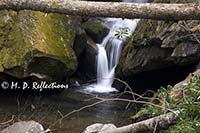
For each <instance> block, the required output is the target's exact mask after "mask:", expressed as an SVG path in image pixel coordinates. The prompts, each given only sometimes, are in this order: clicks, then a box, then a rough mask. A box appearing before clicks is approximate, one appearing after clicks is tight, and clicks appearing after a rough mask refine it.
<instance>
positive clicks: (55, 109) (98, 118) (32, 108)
mask: <svg viewBox="0 0 200 133" xmlns="http://www.w3.org/2000/svg"><path fill="white" fill-rule="evenodd" d="M82 90H83V88H72V89H69V90H66V91H65V92H62V93H59V94H56V95H46V96H45V95H40V96H33V95H29V96H28V95H27V94H16V95H14V96H13V95H9V94H8V95H5V94H4V95H2V94H1V96H0V104H1V107H0V121H1V122H4V121H8V120H10V119H11V118H12V115H14V116H15V118H14V121H23V120H35V121H37V122H39V123H41V124H42V125H43V126H44V127H45V129H47V128H50V129H51V130H52V131H53V132H55V133H80V132H82V131H83V130H84V129H85V128H86V127H87V126H89V125H91V124H94V123H105V124H106V123H113V124H115V125H116V126H123V125H127V124H130V123H131V119H130V117H131V116H132V115H133V114H134V111H137V110H136V109H137V108H136V106H135V105H131V106H129V108H126V106H127V104H128V103H125V102H117V101H110V102H104V103H101V104H97V105H96V106H92V107H90V108H86V109H83V110H81V111H78V112H76V113H73V114H71V115H69V116H67V117H66V118H65V119H63V120H62V121H57V120H59V119H60V118H62V117H63V116H64V115H66V114H68V113H70V112H72V111H73V110H77V109H79V108H81V107H84V106H86V105H90V104H93V103H95V102H97V101H98V100H96V99H95V98H94V97H95V96H97V95H96V94H86V93H84V92H82ZM98 96H99V97H106V98H108V97H109V98H113V97H119V94H106V95H105V94H104V95H103V94H101V95H98ZM122 97H123V98H125V97H127V96H122ZM56 121H57V123H56V124H55V125H53V124H54V123H55V122H56ZM4 126H7V125H1V127H0V128H1V129H3V128H4Z"/></svg>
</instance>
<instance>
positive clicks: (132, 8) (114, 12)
mask: <svg viewBox="0 0 200 133" xmlns="http://www.w3.org/2000/svg"><path fill="white" fill-rule="evenodd" d="M4 9H7V10H9V9H12V10H16V11H18V10H24V9H28V10H36V11H42V12H46V13H49V12H52V13H61V14H68V15H81V16H89V17H120V18H131V19H133V18H142V19H156V20H174V21H177V20H200V3H193V4H192V3H190V4H159V3H157V4H155V3H151V4H150V3H143V4H141V3H140V4H139V3H120V2H88V1H76V0H0V10H4Z"/></svg>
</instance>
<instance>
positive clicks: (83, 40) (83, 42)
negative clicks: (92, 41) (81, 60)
mask: <svg viewBox="0 0 200 133" xmlns="http://www.w3.org/2000/svg"><path fill="white" fill-rule="evenodd" d="M87 41H88V37H87V34H86V32H85V31H84V30H83V29H81V28H79V30H78V32H77V33H76V37H75V42H74V45H73V49H74V51H75V53H76V57H79V56H80V55H81V54H82V53H83V51H84V50H85V49H86V47H87Z"/></svg>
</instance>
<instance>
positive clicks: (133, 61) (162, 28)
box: [117, 0, 200, 78]
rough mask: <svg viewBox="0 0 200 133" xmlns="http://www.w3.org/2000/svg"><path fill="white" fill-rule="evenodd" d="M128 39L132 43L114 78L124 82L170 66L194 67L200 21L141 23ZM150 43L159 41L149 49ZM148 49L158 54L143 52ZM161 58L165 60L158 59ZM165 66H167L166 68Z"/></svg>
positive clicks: (126, 49)
mask: <svg viewBox="0 0 200 133" xmlns="http://www.w3.org/2000/svg"><path fill="white" fill-rule="evenodd" d="M154 2H157V3H182V2H184V3H189V2H199V0H183V1H182V0H167V1H163V0H154ZM130 38H131V41H130V42H129V43H128V44H127V45H126V46H125V47H124V49H123V51H122V55H121V58H120V62H119V66H118V67H117V75H118V76H119V77H125V78H127V76H130V75H134V74H136V73H139V72H143V71H151V70H156V69H162V68H165V67H168V66H169V65H171V66H173V65H187V64H192V63H197V62H198V60H199V58H200V54H199V50H200V46H199V39H200V21H199V20H188V21H178V22H177V21H176V22H174V21H158V20H144V19H142V20H140V22H139V24H138V26H137V28H136V30H135V32H134V33H133V35H132V36H131V37H130ZM151 40H160V41H153V43H151V45H149V42H150V41H151ZM158 44H159V45H158ZM148 47H152V48H156V49H158V47H160V50H159V51H158V52H159V54H158V53H156V49H155V50H152V52H151V51H149V52H147V53H145V52H143V50H144V49H150V48H148ZM161 50H162V51H163V52H162V51H161ZM165 53H167V54H165ZM163 54H164V56H160V55H163ZM139 55H141V56H139ZM150 57H153V58H150ZM158 58H159V59H158ZM138 62H139V63H138ZM143 62H144V63H143ZM146 62H149V63H146ZM124 63H125V65H124ZM166 64H169V65H167V66H166Z"/></svg>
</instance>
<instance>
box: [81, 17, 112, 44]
mask: <svg viewBox="0 0 200 133" xmlns="http://www.w3.org/2000/svg"><path fill="white" fill-rule="evenodd" d="M82 28H83V29H85V31H86V33H87V34H88V36H89V37H91V38H92V40H93V41H94V42H96V43H101V42H102V40H103V38H104V37H105V36H106V35H107V34H108V32H109V28H108V27H106V25H104V24H103V22H101V21H100V20H98V19H89V20H88V21H86V22H85V23H83V24H82Z"/></svg>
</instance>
